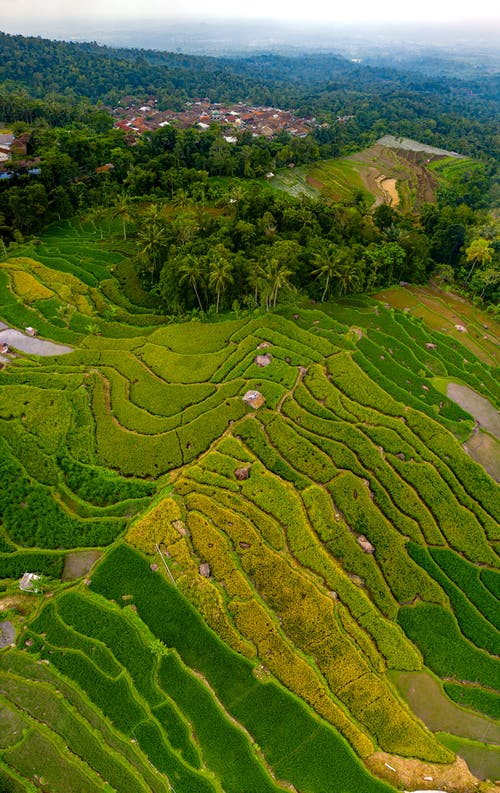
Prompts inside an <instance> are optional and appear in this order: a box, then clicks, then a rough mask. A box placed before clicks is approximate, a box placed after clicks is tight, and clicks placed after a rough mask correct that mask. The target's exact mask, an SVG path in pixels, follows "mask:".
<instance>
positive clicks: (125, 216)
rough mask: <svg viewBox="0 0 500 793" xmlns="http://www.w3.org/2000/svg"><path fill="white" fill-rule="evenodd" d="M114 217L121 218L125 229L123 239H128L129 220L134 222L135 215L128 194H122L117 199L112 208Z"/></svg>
mask: <svg viewBox="0 0 500 793" xmlns="http://www.w3.org/2000/svg"><path fill="white" fill-rule="evenodd" d="M111 213H112V216H113V217H115V218H118V217H119V218H121V221H122V228H123V239H124V240H126V239H127V226H126V222H127V220H132V217H133V214H132V210H131V207H130V200H129V197H128V195H127V193H120V195H119V196H118V197H117V198H116V199H115V203H114V205H113V207H112V208H111Z"/></svg>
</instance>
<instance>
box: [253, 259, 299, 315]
mask: <svg viewBox="0 0 500 793" xmlns="http://www.w3.org/2000/svg"><path fill="white" fill-rule="evenodd" d="M292 272H293V270H291V269H290V268H289V267H288V265H287V264H286V263H285V262H283V261H280V260H279V259H278V258H276V257H274V256H273V257H271V258H270V259H268V260H267V262H266V263H265V265H264V266H263V267H259V268H258V274H259V275H260V276H261V277H262V279H263V281H264V283H266V284H267V285H268V287H270V289H269V291H268V292H267V294H266V311H269V309H270V308H271V305H272V307H273V308H276V304H277V302H278V292H279V290H280V289H281V288H282V287H284V286H290V282H289V280H288V279H289V277H290V276H291V275H292Z"/></svg>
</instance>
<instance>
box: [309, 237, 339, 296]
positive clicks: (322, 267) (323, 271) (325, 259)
mask: <svg viewBox="0 0 500 793" xmlns="http://www.w3.org/2000/svg"><path fill="white" fill-rule="evenodd" d="M341 255H342V249H341V248H339V246H338V245H334V244H333V243H330V244H328V245H327V246H326V247H325V248H324V249H323V250H322V251H320V253H316V254H314V260H315V261H316V262H317V263H318V265H319V266H318V267H317V268H316V269H315V270H313V271H312V275H315V276H316V278H317V279H318V280H319V279H321V278H325V279H326V280H325V288H324V289H323V294H322V295H321V302H322V303H324V301H325V297H326V295H327V294H328V290H329V288H330V282H331V280H332V278H334V276H335V275H336V273H337V267H338V265H339V262H340V258H341Z"/></svg>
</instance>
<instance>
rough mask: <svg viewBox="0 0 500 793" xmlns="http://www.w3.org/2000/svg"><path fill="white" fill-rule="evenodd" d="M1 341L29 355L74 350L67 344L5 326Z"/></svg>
mask: <svg viewBox="0 0 500 793" xmlns="http://www.w3.org/2000/svg"><path fill="white" fill-rule="evenodd" d="M0 342H6V343H7V344H8V345H9V347H13V348H14V349H16V350H21V352H26V353H28V354H29V355H43V356H46V355H62V354H63V353H66V352H73V348H72V347H68V346H67V345H66V344H56V342H54V341H46V340H45V339H39V338H36V337H33V336H26V334H24V333H21V331H20V330H14V329H13V328H5V329H3V330H0Z"/></svg>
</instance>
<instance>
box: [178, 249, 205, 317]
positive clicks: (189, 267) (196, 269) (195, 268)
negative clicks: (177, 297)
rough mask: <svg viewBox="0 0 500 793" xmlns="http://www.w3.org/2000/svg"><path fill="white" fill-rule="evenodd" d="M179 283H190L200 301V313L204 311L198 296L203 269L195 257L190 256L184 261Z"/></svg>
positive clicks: (180, 269) (180, 270)
mask: <svg viewBox="0 0 500 793" xmlns="http://www.w3.org/2000/svg"><path fill="white" fill-rule="evenodd" d="M179 275H180V278H179V282H180V283H184V282H185V281H188V283H189V285H190V286H191V287H192V288H193V290H194V293H195V295H196V299H197V300H198V305H199V307H200V311H203V306H202V304H201V300H200V295H199V294H198V283H199V281H200V279H201V267H200V263H199V261H198V259H195V257H194V256H192V255H190V254H188V255H187V256H186V257H185V258H184V259H183V262H182V264H181V266H180V267H179Z"/></svg>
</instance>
